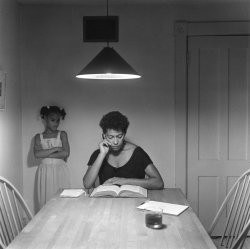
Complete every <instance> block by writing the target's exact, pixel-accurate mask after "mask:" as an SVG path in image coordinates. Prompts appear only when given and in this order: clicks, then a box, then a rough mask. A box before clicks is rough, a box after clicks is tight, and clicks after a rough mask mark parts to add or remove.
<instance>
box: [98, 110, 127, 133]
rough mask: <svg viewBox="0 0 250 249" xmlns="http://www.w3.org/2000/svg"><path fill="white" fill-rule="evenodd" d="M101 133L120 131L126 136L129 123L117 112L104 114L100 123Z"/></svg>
mask: <svg viewBox="0 0 250 249" xmlns="http://www.w3.org/2000/svg"><path fill="white" fill-rule="evenodd" d="M99 125H100V127H101V128H102V131H103V133H106V132H107V130H108V129H112V130H116V131H122V132H123V133H125V134H126V132H127V129H128V126H129V121H128V119H127V117H126V116H124V115H123V114H121V113H120V112H119V111H112V112H109V113H107V114H105V115H104V116H103V117H102V119H101V121H100V123H99Z"/></svg>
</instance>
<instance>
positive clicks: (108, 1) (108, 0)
mask: <svg viewBox="0 0 250 249" xmlns="http://www.w3.org/2000/svg"><path fill="white" fill-rule="evenodd" d="M108 15H109V0H107V16H108Z"/></svg>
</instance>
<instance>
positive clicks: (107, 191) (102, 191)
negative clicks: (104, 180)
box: [90, 185, 120, 197]
mask: <svg viewBox="0 0 250 249" xmlns="http://www.w3.org/2000/svg"><path fill="white" fill-rule="evenodd" d="M119 191H120V187H118V186H116V185H100V186H98V187H97V188H95V189H94V190H93V192H92V193H91V195H90V197H92V196H105V195H112V196H116V195H118V194H119Z"/></svg>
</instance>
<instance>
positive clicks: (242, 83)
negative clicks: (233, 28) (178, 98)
mask: <svg viewBox="0 0 250 249" xmlns="http://www.w3.org/2000/svg"><path fill="white" fill-rule="evenodd" d="M248 39H249V38H248V37H247V36H207V37H206V36H203V37H191V38H189V40H188V53H189V64H188V143H187V147H188V148H187V151H188V153H187V154H188V162H187V197H188V200H189V202H190V204H191V206H192V207H193V209H194V210H195V211H196V213H197V214H198V216H199V218H200V219H201V221H202V222H203V225H204V226H205V227H206V228H208V227H209V225H210V223H211V222H212V219H213V217H214V216H215V214H216V212H217V210H218V208H219V205H220V204H221V202H222V201H223V199H224V197H225V195H226V193H227V192H228V190H229V187H230V186H231V185H232V179H233V180H235V179H237V177H238V176H239V175H241V174H242V173H243V172H244V171H245V170H247V169H248V168H249V147H250V146H249V103H250V99H249V76H250V75H249V71H250V68H249V67H250V65H249V62H250V61H249V58H250V57H249V41H248Z"/></svg>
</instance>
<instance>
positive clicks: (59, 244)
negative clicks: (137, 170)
mask: <svg viewBox="0 0 250 249" xmlns="http://www.w3.org/2000/svg"><path fill="white" fill-rule="evenodd" d="M148 197H149V199H150V200H156V201H164V202H169V203H175V204H183V205H188V203H187V200H186V199H185V197H184V196H183V194H182V192H181V191H180V190H179V189H164V190H154V191H149V192H148ZM144 200H145V199H143V198H89V197H87V196H86V197H85V196H81V197H79V198H60V197H59V196H56V197H55V198H53V199H51V200H50V201H49V202H48V203H47V204H46V205H45V206H44V207H43V208H42V209H41V210H40V211H39V212H38V213H37V215H35V217H34V218H33V220H32V221H31V222H30V223H29V224H28V225H27V226H26V227H25V228H24V230H23V231H22V232H21V233H20V234H19V235H18V236H17V237H16V238H15V240H14V241H12V243H11V244H10V245H9V247H8V249H45V248H46V249H52V248H53V249H55V248H57V249H66V248H67V249H76V248H78V249H80V248H81V249H84V248H88V249H97V248H100V249H127V248H130V249H134V248H136V249H137V248H141V249H154V248H157V249H163V248H164V249H175V248H176V249H177V248H178V249H181V248H182V249H184V248H190V249H195V248H197V249H206V248H209V249H215V248H216V247H215V246H214V244H213V242H212V240H211V239H210V237H209V236H208V234H207V232H206V231H205V229H204V228H203V226H202V225H201V223H200V221H199V220H198V218H197V216H196V215H195V213H194V212H193V210H192V208H191V207H189V208H188V209H187V210H186V211H185V212H183V213H182V214H180V215H179V216H171V215H166V214H164V215H163V223H164V224H165V225H166V228H165V229H162V230H153V229H150V228H147V227H146V226H145V211H142V210H138V209H136V207H137V206H138V205H140V204H141V203H142V202H143V201H144Z"/></svg>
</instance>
